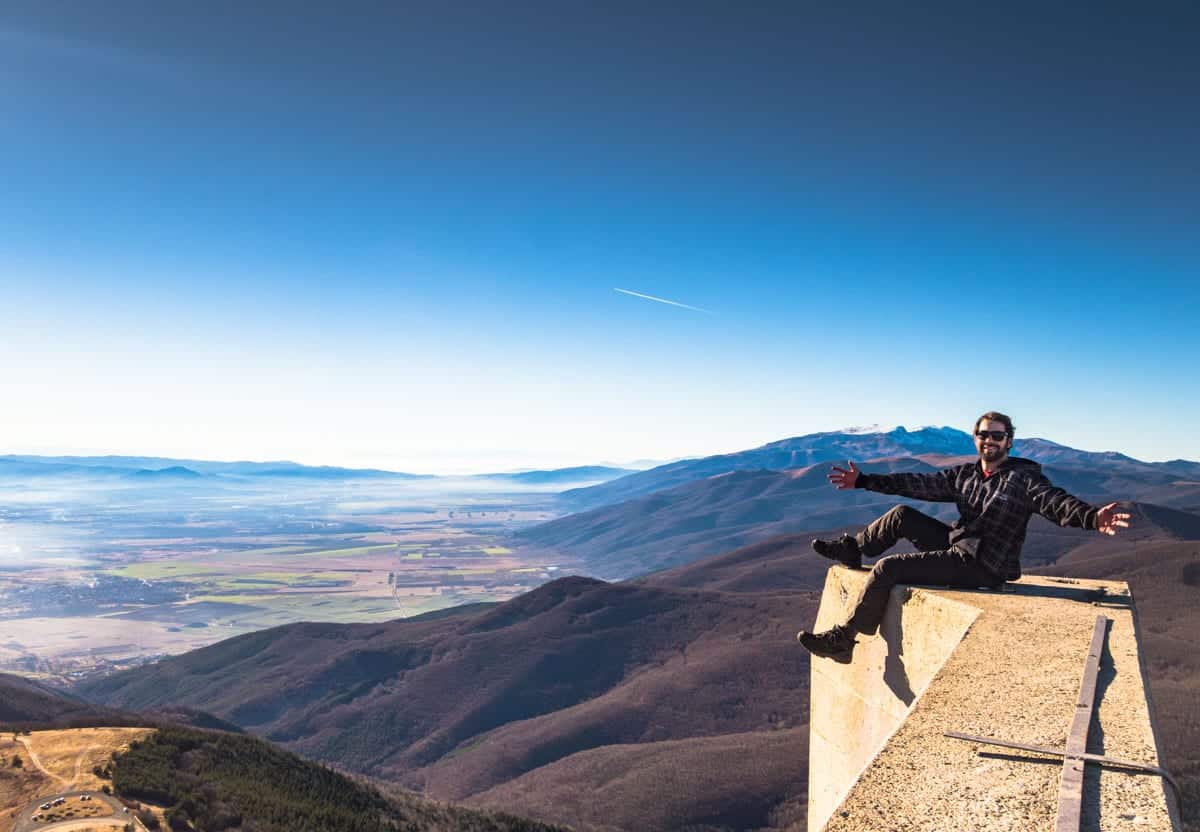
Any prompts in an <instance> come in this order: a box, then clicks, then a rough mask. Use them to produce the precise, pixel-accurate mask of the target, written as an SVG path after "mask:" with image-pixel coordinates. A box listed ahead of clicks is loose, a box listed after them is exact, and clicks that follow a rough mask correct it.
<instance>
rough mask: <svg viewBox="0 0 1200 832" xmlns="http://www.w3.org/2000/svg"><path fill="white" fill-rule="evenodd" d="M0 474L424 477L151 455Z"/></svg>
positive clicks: (29, 461)
mask: <svg viewBox="0 0 1200 832" xmlns="http://www.w3.org/2000/svg"><path fill="white" fill-rule="evenodd" d="M0 476H9V477H17V476H20V477H44V476H59V477H62V476H74V477H126V476H134V477H138V478H143V479H151V478H159V479H161V478H188V479H195V478H197V477H200V476H236V477H305V478H309V479H377V478H390V479H428V477H427V476H426V475H421V474H405V473H400V472H396V471H383V470H380V469H377V468H337V467H332V466H326V465H319V466H313V465H300V464H298V463H295V462H214V461H211V460H201V459H170V458H167V457H151V456H32V455H20V454H8V455H4V456H0Z"/></svg>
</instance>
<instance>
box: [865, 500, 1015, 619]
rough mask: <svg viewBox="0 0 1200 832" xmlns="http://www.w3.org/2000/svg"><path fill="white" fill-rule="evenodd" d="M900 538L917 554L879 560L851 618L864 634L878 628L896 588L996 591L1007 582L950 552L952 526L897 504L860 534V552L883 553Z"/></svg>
mask: <svg viewBox="0 0 1200 832" xmlns="http://www.w3.org/2000/svg"><path fill="white" fill-rule="evenodd" d="M902 538H903V539H905V540H908V541H909V542H910V543H912V544H913V546H915V547H916V548H917V549H918V551H916V552H913V553H911V554H905V555H891V556H889V557H886V558H880V559H879V560H878V561H876V562H875V565H874V566H873V567H872V568H871V574H870V576H869V577H868V578H867V583H866V585H865V586H864V587H863V591H862V595H861V596H859V599H858V603H857V604H856V605H855V607H854V612H853V613H852V614H851V616H850V621H849V625H850V626H851V627H852V628H854V629H855V630H856V631H858V632H860V633H873V632H875V631H876V630H877V629H878V628H879V622H880V621H882V620H883V611H884V608H885V607H886V606H887V599H888V593H890V592H891V589H892V587H894V586H895V585H896V584H933V585H935V586H953V587H963V588H968V589H970V588H974V587H990V588H993V589H994V588H996V587H999V586H1001V585H1002V584H1003V583H1004V580H1003V579H1002V578H999V577H997V576H996V575H993V574H992V573H991V572H989V571H988V570H987V569H986V568H985V567H984V566H983V565H982V564H980V563H979V562H978V561H976V560H975V558H974V557H973V556H972V555H970V554H968V553H966V552H959V551H957V550H955V549H951V548H950V527H949V526H947V525H946V524H945V523H943V522H942V521H940V520H937V519H936V518H933V517H930V516H929V515H928V514H923V513H921V512H919V511H917V510H916V509H915V508H910V507H909V506H896V507H895V508H893V509H892V510H891V511H889V512H888V513H887V514H885V515H883V516H882V517H880V518H879V519H878V520H876V521H875V522H873V523H872V524H871V525H869V526H867V527H866V528H865V529H863V530H862V532H860V533H859V534H858V535H857V536H856V539H857V540H858V548H859V550H860V551H861V552H862V554H863V557H867V558H873V557H878V556H879V555H882V554H883V553H884V552H886V551H887V550H888V549H890V548H892V546H894V545H895V544H896V542H897V541H899V540H900V539H902Z"/></svg>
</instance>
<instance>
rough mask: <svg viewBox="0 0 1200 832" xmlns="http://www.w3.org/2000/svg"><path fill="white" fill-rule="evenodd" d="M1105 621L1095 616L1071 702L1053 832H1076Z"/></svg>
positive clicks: (1077, 829) (1080, 817)
mask: <svg viewBox="0 0 1200 832" xmlns="http://www.w3.org/2000/svg"><path fill="white" fill-rule="evenodd" d="M1108 624H1109V619H1107V618H1105V617H1104V616H1103V615H1098V616H1096V626H1095V627H1094V628H1093V629H1092V643H1091V646H1090V647H1088V655H1087V661H1085V662H1084V663H1083V678H1082V679H1081V680H1080V682H1079V699H1078V700H1077V701H1076V703H1075V718H1074V719H1072V720H1071V730H1070V731H1069V732H1068V733H1067V748H1066V751H1065V753H1064V758H1063V771H1062V780H1061V781H1059V785H1058V820H1057V821H1056V822H1055V826H1054V832H1079V826H1080V824H1081V823H1082V809H1083V765H1084V762H1083V758H1082V757H1081V756H1080V755H1082V754H1086V753H1087V738H1088V728H1090V727H1091V725H1092V711H1093V709H1094V707H1095V704H1096V679H1097V677H1098V676H1099V675H1100V654H1101V653H1103V652H1104V636H1105V635H1106V634H1107V633H1108Z"/></svg>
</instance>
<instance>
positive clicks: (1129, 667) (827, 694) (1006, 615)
mask: <svg viewBox="0 0 1200 832" xmlns="http://www.w3.org/2000/svg"><path fill="white" fill-rule="evenodd" d="M866 575H867V573H866V572H865V571H857V570H849V569H845V568H842V567H834V568H833V569H831V570H830V572H829V574H828V576H827V578H826V584H825V594H824V596H823V597H822V601H821V609H820V612H819V613H818V617H817V628H818V629H821V628H824V627H827V626H830V625H832V624H836V623H839V621H840V620H842V619H843V616H844V615H845V614H846V612H847V610H848V608H849V606H850V605H851V604H852V603H853V602H854V601H855V600H856V598H857V596H858V591H859V589H860V587H861V585H862V583H863V581H864V580H865V578H866ZM1133 612H1134V611H1133V599H1132V598H1131V596H1130V594H1129V591H1128V588H1127V587H1126V585H1125V584H1123V583H1117V582H1107V581H1104V582H1102V581H1072V580H1067V579H1052V578H1026V579H1024V580H1022V581H1020V582H1018V583H1016V584H1011V585H1009V587H1008V588H1006V591H1004V592H995V591H993V592H988V591H978V592H975V591H965V590H950V589H938V588H910V587H897V588H896V589H894V590H893V591H892V596H891V598H890V600H889V604H888V610H887V615H886V616H885V619H884V622H883V624H882V625H881V627H880V629H879V634H878V635H877V636H875V637H873V638H866V637H862V636H860V638H859V645H858V647H857V648H856V649H855V655H854V661H853V662H852V663H850V664H848V665H839V664H837V663H835V662H833V661H830V660H828V659H816V658H814V660H813V663H812V708H811V714H810V737H811V740H810V742H811V745H810V750H809V818H808V827H807V828H808V830H810V832H817V830H822V829H824V830H827V832H862V831H863V830H947V831H948V832H949V831H950V830H952V831H953V832H963V831H964V830H1002V829H1003V830H1021V832H1026V831H1027V830H1042V829H1044V830H1052V829H1053V828H1054V818H1055V814H1056V811H1057V806H1058V786H1059V780H1060V774H1061V770H1062V760H1061V759H1053V758H1048V757H1045V756H1042V755H1036V754H1028V753H1026V752H1020V751H1006V750H1005V749H1001V748H994V747H986V746H980V745H976V744H973V743H969V742H964V741H961V740H952V739H948V738H946V737H943V736H942V733H943V732H944V731H950V730H954V731H962V732H965V733H969V734H977V735H980V736H989V737H994V738H996V739H1002V740H1010V741H1014V742H1024V743H1030V744H1036V745H1042V746H1048V747H1058V748H1061V747H1063V746H1064V745H1065V744H1066V735H1067V731H1068V729H1069V727H1070V723H1071V718H1072V716H1073V714H1074V710H1075V700H1076V697H1077V695H1078V692H1079V681H1080V676H1081V674H1082V671H1083V663H1084V659H1085V657H1086V654H1087V648H1088V644H1089V642H1090V639H1091V633H1092V627H1093V625H1094V623H1095V619H1096V616H1097V615H1105V616H1107V617H1108V618H1110V619H1111V620H1112V625H1111V627H1110V630H1109V633H1108V639H1107V642H1106V649H1105V652H1104V655H1103V656H1102V657H1101V666H1100V680H1099V685H1098V688H1097V702H1098V705H1097V713H1096V717H1095V718H1094V719H1093V723H1092V728H1091V732H1090V735H1089V744H1088V751H1089V752H1091V753H1096V754H1107V755H1110V756H1114V757H1121V758H1125V759H1130V760H1136V761H1139V762H1146V763H1151V764H1158V763H1159V756H1158V749H1157V743H1156V740H1155V735H1154V729H1153V724H1152V721H1151V713H1150V709H1149V706H1148V701H1147V695H1146V690H1145V687H1144V677H1143V674H1142V669H1141V666H1140V659H1139V656H1138V643H1137V632H1136V625H1135V621H1134V614H1133ZM1179 823H1180V822H1179V818H1178V817H1177V816H1176V814H1175V806H1174V802H1173V799H1172V798H1171V796H1170V794H1169V792H1168V791H1167V787H1166V784H1165V783H1164V782H1163V781H1162V780H1161V779H1160V778H1158V777H1156V776H1153V775H1148V774H1133V773H1129V772H1126V771H1119V770H1115V769H1100V768H1098V767H1095V766H1092V765H1089V766H1088V767H1087V776H1086V777H1085V783H1084V806H1083V826H1082V828H1083V829H1084V830H1088V832H1108V830H1129V831H1130V832H1134V830H1138V832H1149V831H1150V830H1154V832H1159V830H1161V831H1162V832H1168V830H1178V829H1179Z"/></svg>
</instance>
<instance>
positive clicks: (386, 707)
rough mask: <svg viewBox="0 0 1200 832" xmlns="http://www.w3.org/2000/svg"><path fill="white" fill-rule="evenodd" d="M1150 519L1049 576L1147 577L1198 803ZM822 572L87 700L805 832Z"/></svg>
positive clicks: (500, 620)
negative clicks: (175, 708) (810, 635)
mask: <svg viewBox="0 0 1200 832" xmlns="http://www.w3.org/2000/svg"><path fill="white" fill-rule="evenodd" d="M1137 510H1138V512H1139V515H1138V523H1139V526H1140V533H1139V535H1138V536H1136V537H1134V536H1130V537H1128V538H1125V539H1124V540H1123V541H1122V540H1121V539H1120V538H1105V539H1100V536H1099V535H1092V536H1090V537H1080V536H1079V535H1078V532H1076V533H1075V535H1074V536H1072V537H1066V536H1062V537H1057V538H1054V537H1051V538H1048V539H1047V541H1043V542H1047V543H1053V542H1055V541H1056V542H1057V545H1058V546H1059V548H1058V550H1057V551H1056V552H1055V553H1054V556H1055V557H1056V558H1058V560H1059V563H1058V564H1056V565H1052V566H1049V567H1046V569H1047V570H1049V571H1052V572H1054V573H1056V574H1064V575H1080V576H1085V577H1111V578H1117V579H1128V580H1130V582H1131V584H1132V586H1133V591H1134V595H1135V598H1136V599H1137V604H1138V614H1139V621H1140V622H1141V627H1142V629H1143V634H1144V641H1143V650H1144V659H1145V661H1146V663H1147V667H1148V668H1149V670H1150V675H1151V682H1152V686H1153V691H1154V696H1155V703H1156V705H1157V710H1158V719H1159V724H1160V727H1161V729H1162V732H1163V737H1164V740H1165V741H1166V743H1167V751H1168V754H1169V759H1170V762H1171V765H1172V766H1173V768H1174V770H1175V771H1176V773H1177V774H1180V775H1182V776H1183V777H1184V778H1185V783H1186V784H1187V785H1186V787H1187V788H1188V789H1190V790H1192V791H1189V794H1190V795H1194V796H1196V797H1200V741H1198V740H1197V737H1196V732H1195V728H1196V722H1195V704H1194V703H1195V701H1196V695H1197V691H1200V637H1198V636H1197V633H1198V632H1200V627H1197V624H1200V620H1197V615H1198V613H1197V610H1200V605H1198V604H1197V603H1196V597H1200V596H1196V592H1197V591H1200V590H1198V589H1197V588H1198V587H1200V544H1198V543H1197V542H1196V540H1195V539H1190V540H1183V539H1179V538H1178V537H1175V536H1173V535H1190V534H1192V533H1193V532H1194V531H1195V530H1196V526H1195V525H1194V524H1196V523H1197V522H1200V517H1196V516H1195V515H1191V514H1189V513H1186V512H1179V511H1176V510H1172V509H1163V508H1161V507H1153V506H1138V507H1137ZM1047 526H1048V529H1049V532H1050V533H1051V534H1052V535H1053V534H1061V535H1067V534H1068V531H1067V530H1062V529H1058V528H1057V527H1050V526H1049V524H1047ZM825 568H826V563H825V562H824V561H821V560H820V559H818V558H816V557H815V556H814V555H813V554H812V553H811V551H810V550H809V549H808V534H797V535H794V536H790V537H781V538H774V539H771V540H766V541H762V542H760V543H756V544H753V545H751V546H748V547H744V548H742V549H738V550H734V551H731V552H726V553H723V554H721V555H718V556H715V557H711V558H707V559H704V560H700V561H696V562H693V563H690V564H686V565H683V566H680V567H677V568H675V569H672V570H669V571H665V572H658V573H655V574H652V575H648V576H645V577H643V578H639V579H637V580H635V581H630V582H625V583H619V584H612V583H604V582H601V581H597V580H594V579H587V578H578V577H568V578H563V579H560V580H557V581H554V582H552V583H549V584H546V585H544V586H542V587H540V588H538V589H536V590H534V591H532V592H530V593H527V594H525V595H523V596H520V597H518V598H515V599H513V600H512V601H509V602H506V603H504V604H500V605H497V606H492V607H487V608H473V609H468V610H462V611H459V612H458V613H457V614H443V615H441V616H438V617H436V618H432V619H428V618H427V619H423V620H412V621H395V622H391V623H388V624H379V625H332V624H300V625H290V626H287V627H281V628H276V629H274V630H268V631H264V632H261V633H255V634H251V635H248V636H242V637H239V638H235V639H230V640H228V641H226V642H222V643H220V644H217V645H213V646H212V647H208V648H205V649H203V650H198V651H195V652H193V653H189V654H186V655H183V656H177V657H174V658H171V659H167V660H164V661H162V662H160V663H158V664H156V665H153V666H148V667H143V668H138V669H135V670H131V671H126V672H124V673H121V674H117V675H115V676H112V677H110V678H108V679H103V680H98V681H93V682H89V683H87V684H86V685H84V686H82V687H81V688H80V693H82V694H84V695H86V696H87V697H88V698H93V699H96V700H98V701H102V702H105V703H108V704H109V705H110V706H121V707H149V706H156V705H161V704H163V703H166V702H172V701H173V702H181V703H185V704H187V703H192V704H197V703H207V704H206V707H209V708H211V709H212V710H213V711H214V712H216V713H217V714H218V715H219V716H222V717H223V718H226V719H230V720H231V721H234V722H236V723H238V724H239V725H242V726H243V727H245V728H247V729H248V730H250V731H252V732H253V733H255V734H257V735H259V736H263V737H266V738H269V739H272V740H274V741H276V742H279V743H281V744H283V745H284V746H285V747H287V748H289V749H291V750H294V751H298V752H300V753H303V754H304V755H306V756H309V757H311V758H314V759H318V760H323V761H326V762H333V763H336V764H338V765H341V766H346V767H347V768H349V769H350V770H354V771H361V772H364V773H368V774H370V775H372V776H375V777H380V778H384V779H387V780H389V781H391V782H395V783H398V784H401V785H403V786H405V787H408V788H418V789H423V790H425V791H426V792H427V793H428V794H430V795H432V796H435V797H441V798H444V799H453V800H462V801H465V802H467V803H468V804H471V805H476V806H481V807H489V808H503V809H504V810H505V811H511V812H517V813H520V814H525V815H529V816H532V817H538V818H542V819H545V820H548V821H553V822H558V823H568V824H571V825H572V826H574V827H575V828H576V829H579V830H618V829H619V830H633V829H637V830H647V832H652V831H653V830H679V829H685V828H714V827H715V828H721V827H728V828H734V829H783V828H790V827H792V826H793V825H795V824H801V825H802V821H803V818H804V808H805V801H806V794H805V783H806V780H807V756H806V754H807V752H806V746H807V707H808V680H809V674H808V657H807V654H805V653H804V652H803V651H802V650H798V649H797V647H796V645H795V644H794V641H793V635H794V632H795V630H796V629H797V628H798V627H800V626H803V625H804V624H807V623H809V622H811V621H812V619H813V616H815V611H816V606H817V603H818V601H819V591H820V586H821V582H822V580H823V577H824V573H825ZM1194 596H1195V597H1194ZM1189 805H1190V804H1189ZM1197 808H1198V809H1200V807H1197ZM1192 811H1194V810H1191V809H1189V812H1192Z"/></svg>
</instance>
